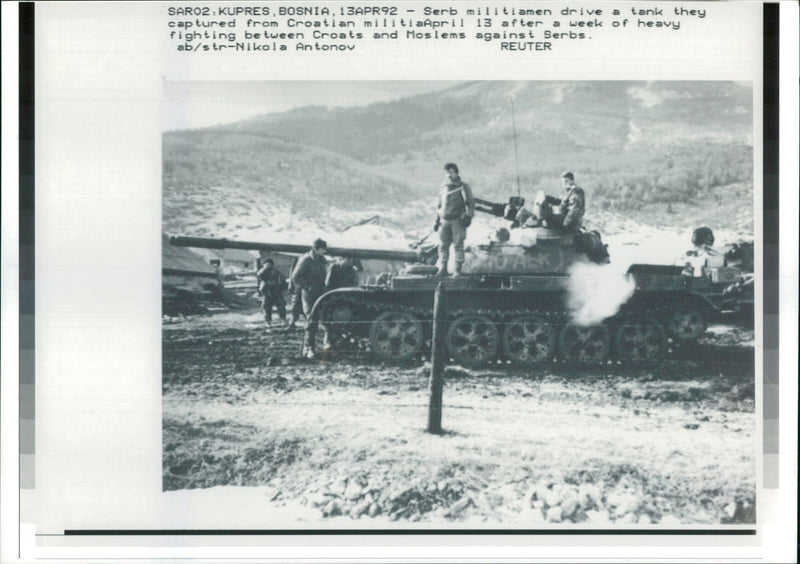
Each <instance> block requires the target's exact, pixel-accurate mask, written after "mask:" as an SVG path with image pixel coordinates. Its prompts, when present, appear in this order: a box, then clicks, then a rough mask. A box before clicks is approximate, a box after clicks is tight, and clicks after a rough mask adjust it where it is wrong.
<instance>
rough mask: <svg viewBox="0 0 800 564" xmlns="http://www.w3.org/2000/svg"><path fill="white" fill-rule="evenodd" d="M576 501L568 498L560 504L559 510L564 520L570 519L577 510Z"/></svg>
mask: <svg viewBox="0 0 800 564" xmlns="http://www.w3.org/2000/svg"><path fill="white" fill-rule="evenodd" d="M578 506H579V504H578V500H577V499H575V498H574V497H569V498H567V499H565V500H563V501H562V502H561V509H562V512H563V515H564V517H565V518H567V517H572V516H573V515H574V514H575V511H577V509H578Z"/></svg>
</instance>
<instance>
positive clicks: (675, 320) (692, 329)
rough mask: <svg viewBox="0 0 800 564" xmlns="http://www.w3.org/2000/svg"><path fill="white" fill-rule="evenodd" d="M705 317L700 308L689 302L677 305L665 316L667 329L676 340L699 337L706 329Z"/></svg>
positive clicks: (691, 339)
mask: <svg viewBox="0 0 800 564" xmlns="http://www.w3.org/2000/svg"><path fill="white" fill-rule="evenodd" d="M706 326H707V323H706V318H705V316H704V315H703V312H702V311H701V310H700V308H698V307H696V306H692V305H690V304H683V305H680V306H678V307H677V308H676V309H675V311H674V312H672V313H671V314H670V315H669V316H668V317H667V330H668V331H669V334H670V336H672V337H673V338H675V339H676V340H678V341H693V340H695V339H699V338H700V337H701V336H702V335H703V333H705V331H706Z"/></svg>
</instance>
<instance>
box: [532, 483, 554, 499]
mask: <svg viewBox="0 0 800 564" xmlns="http://www.w3.org/2000/svg"><path fill="white" fill-rule="evenodd" d="M551 485H552V484H548V483H547V482H539V483H538V484H536V499H541V500H542V501H544V499H545V498H546V497H547V494H548V493H550V486H551Z"/></svg>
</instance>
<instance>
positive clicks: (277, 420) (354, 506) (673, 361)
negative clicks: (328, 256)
mask: <svg viewBox="0 0 800 564" xmlns="http://www.w3.org/2000/svg"><path fill="white" fill-rule="evenodd" d="M301 341H302V331H297V332H294V333H289V334H286V333H268V332H267V331H266V330H265V326H264V322H263V319H262V318H261V315H260V314H259V312H258V311H256V310H248V311H238V312H231V311H221V312H217V313H214V314H212V315H201V316H190V317H181V318H165V319H164V325H163V487H164V489H165V490H180V489H186V488H188V489H193V488H212V487H215V486H263V487H265V490H264V491H267V492H268V495H266V496H264V497H263V500H262V501H260V502H259V503H263V504H264V510H265V511H269V508H278V507H280V509H281V511H283V514H286V513H287V511H288V513H289V514H290V515H292V514H294V513H293V512H292V511H293V510H294V509H296V514H297V515H298V519H305V520H308V519H312V520H314V519H316V520H318V521H319V522H322V523H324V522H326V521H330V522H331V523H333V522H336V523H342V522H346V523H352V524H351V525H350V526H355V527H361V526H367V523H370V522H372V523H380V522H389V521H394V522H398V523H399V524H401V525H402V524H403V523H405V524H406V525H409V523H410V522H417V521H419V522H421V525H422V524H425V523H428V524H439V523H447V524H459V523H462V524H463V523H472V522H479V523H488V524H497V525H503V526H514V527H524V528H533V527H537V526H554V525H556V524H559V526H562V524H563V526H593V527H594V526H604V525H610V526H615V527H630V526H631V525H635V526H637V527H640V526H647V525H657V526H673V525H684V524H703V525H719V524H746V523H754V522H755V491H756V487H755V474H756V470H755V465H756V452H757V446H758V442H757V441H756V439H755V413H754V396H755V393H754V345H753V331H752V329H748V328H744V327H741V326H738V325H732V324H724V323H720V324H716V325H712V326H710V327H709V329H708V331H707V333H706V336H705V337H704V338H703V339H702V340H701V341H700V343H699V345H698V346H697V347H696V348H694V349H691V350H685V351H680V352H679V353H678V354H673V355H672V357H671V358H670V359H667V360H664V361H661V362H658V363H654V364H650V365H638V366H624V365H620V364H617V363H608V364H604V365H600V366H592V367H575V366H571V365H568V364H564V363H560V362H553V363H547V364H544V365H542V366H541V367H537V368H536V369H523V368H519V367H514V366H511V365H506V364H497V365H493V366H490V367H486V368H485V369H481V370H466V369H463V368H460V367H448V369H447V371H446V384H445V389H444V408H443V418H442V420H443V426H444V429H445V432H444V434H443V435H441V436H437V435H430V434H428V433H426V432H425V428H426V424H427V411H428V390H427V386H428V378H429V368H428V367H427V366H426V365H420V364H419V363H409V364H404V365H391V364H384V363H381V362H378V361H375V360H374V359H373V358H372V357H371V356H370V355H369V354H368V353H364V352H355V351H350V352H345V353H340V354H339V355H335V354H332V355H330V356H328V357H326V358H325V359H323V360H322V361H315V362H308V361H304V360H302V359H300V358H299V357H300V348H301ZM254 491H255V490H254ZM258 491H262V489H259V490H258ZM276 510H277V509H276ZM300 515H302V517H300ZM355 520H360V521H359V522H358V523H356V522H355ZM573 523H577V524H579V525H571V524H573ZM287 526H289V527H290V526H291V524H290V523H287Z"/></svg>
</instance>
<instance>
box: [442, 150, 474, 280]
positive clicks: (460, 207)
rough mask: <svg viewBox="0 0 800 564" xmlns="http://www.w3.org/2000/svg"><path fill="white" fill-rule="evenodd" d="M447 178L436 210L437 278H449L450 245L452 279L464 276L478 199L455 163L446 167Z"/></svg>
mask: <svg viewBox="0 0 800 564" xmlns="http://www.w3.org/2000/svg"><path fill="white" fill-rule="evenodd" d="M444 170H445V178H444V182H443V183H442V189H441V192H440V193H439V203H438V205H437V206H436V223H435V224H434V226H433V230H434V231H438V232H439V260H438V261H437V263H436V265H437V266H438V267H439V270H438V272H437V276H447V263H448V261H449V260H450V245H453V248H454V250H455V271H454V272H453V276H460V275H461V268H462V266H463V264H464V239H465V238H466V236H467V227H469V225H470V223H471V222H472V216H473V215H475V199H474V198H473V197H472V190H471V189H470V187H469V185H468V184H466V183H465V182H463V181H462V180H461V178H460V177H459V175H458V167H457V166H456V165H455V164H453V163H447V164H445V165H444Z"/></svg>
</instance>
